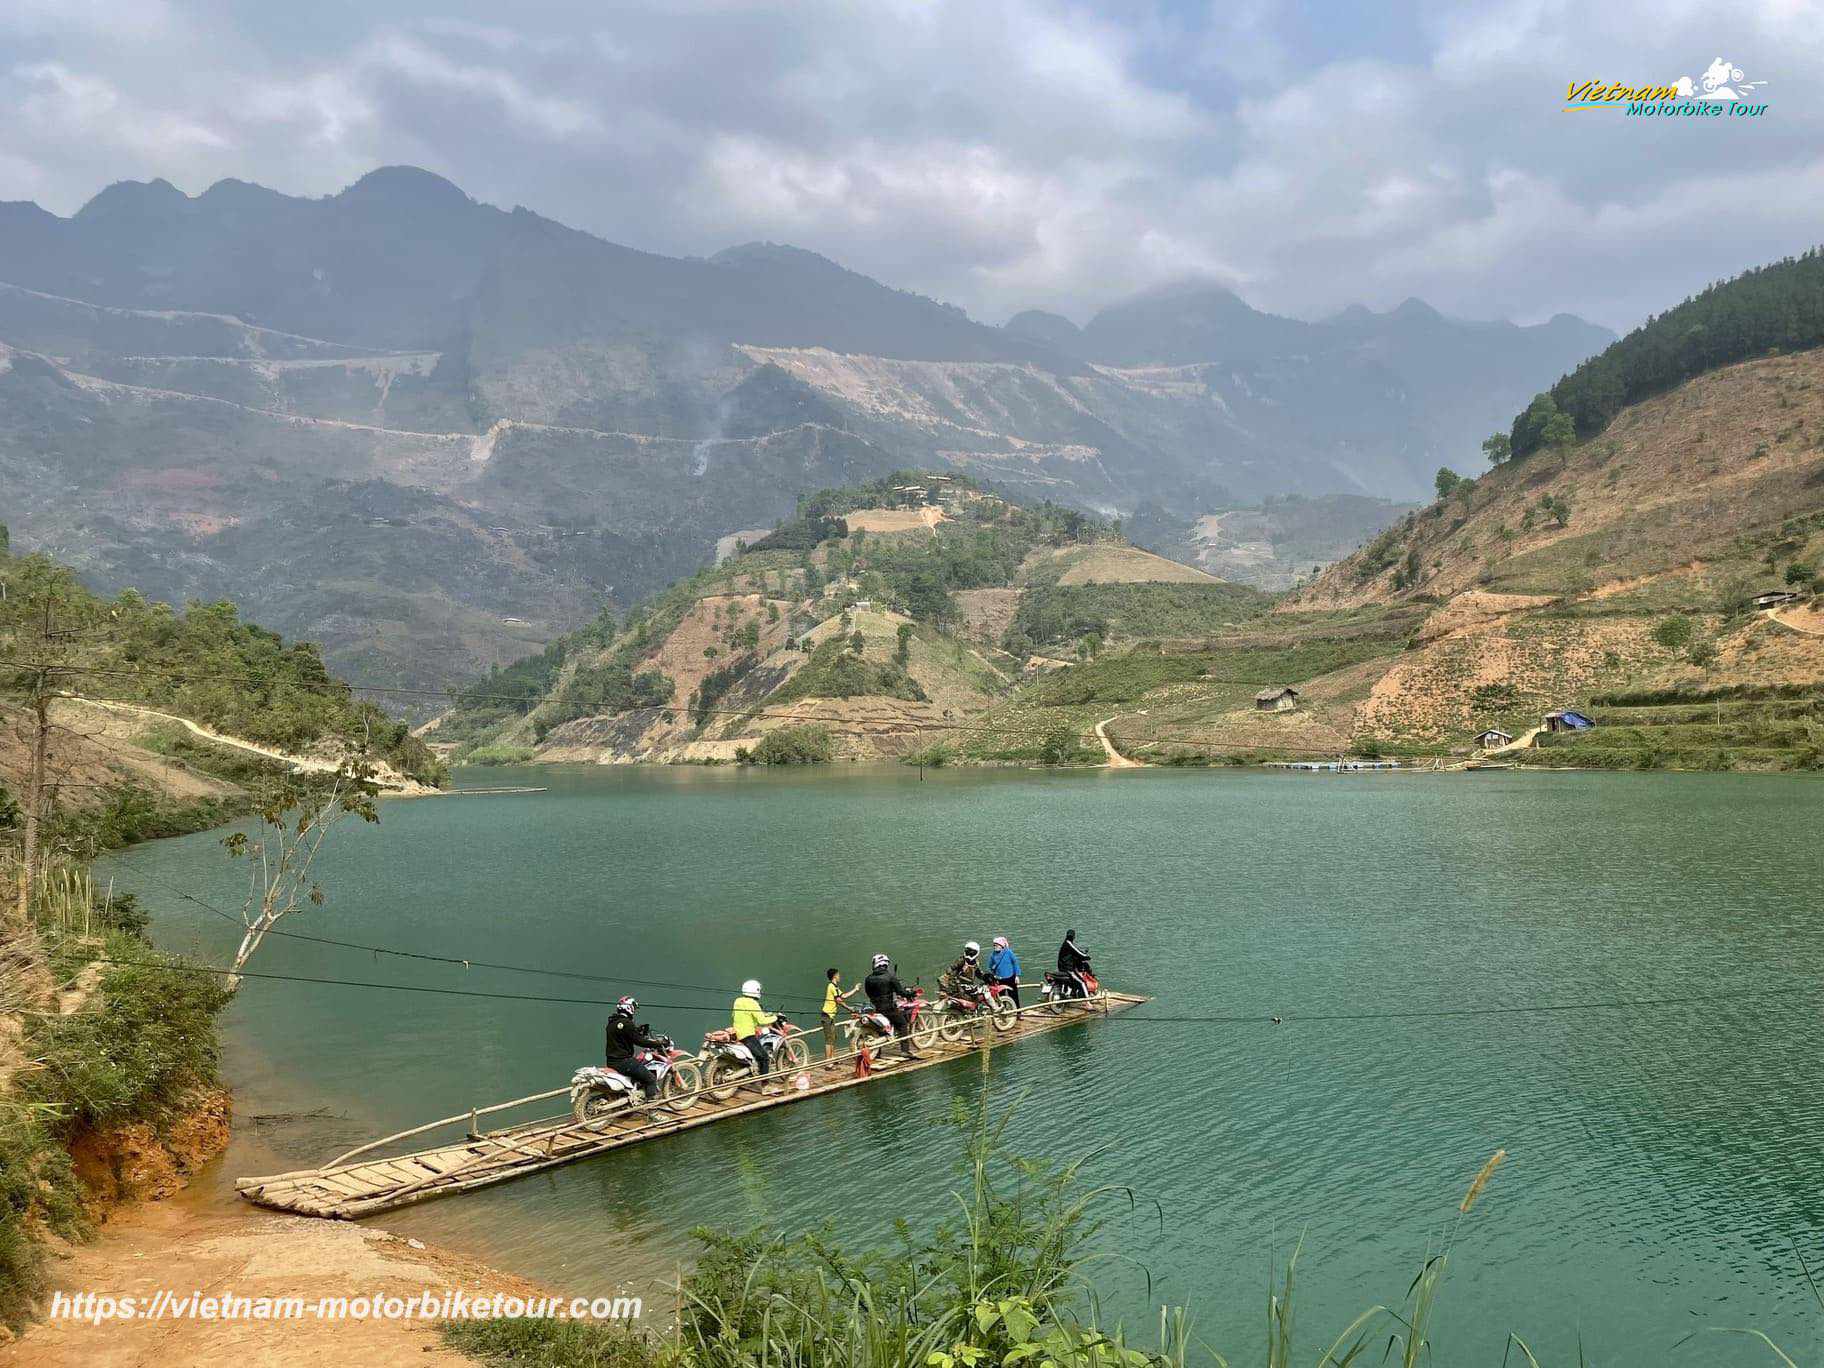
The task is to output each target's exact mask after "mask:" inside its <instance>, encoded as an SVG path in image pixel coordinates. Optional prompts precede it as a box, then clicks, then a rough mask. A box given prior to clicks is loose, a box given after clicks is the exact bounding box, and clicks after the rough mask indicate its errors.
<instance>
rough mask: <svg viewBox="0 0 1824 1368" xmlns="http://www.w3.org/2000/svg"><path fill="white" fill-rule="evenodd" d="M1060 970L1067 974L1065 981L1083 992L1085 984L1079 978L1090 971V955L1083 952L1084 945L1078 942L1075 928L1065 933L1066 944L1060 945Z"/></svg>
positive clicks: (1075, 989)
mask: <svg viewBox="0 0 1824 1368" xmlns="http://www.w3.org/2000/svg"><path fill="white" fill-rule="evenodd" d="M1058 972H1059V973H1060V974H1063V975H1064V976H1065V982H1066V983H1068V984H1069V985H1070V986H1071V988H1072V989H1073V990H1074V991H1076V992H1079V993H1080V992H1083V991H1084V986H1083V984H1082V983H1081V982H1080V981H1079V980H1078V979H1077V977H1076V976H1077V975H1078V974H1086V973H1088V972H1089V956H1088V955H1086V954H1084V953H1083V947H1082V946H1080V945H1078V944H1077V933H1076V930H1075V929H1074V928H1073V929H1071V930H1069V931H1066V932H1065V933H1064V944H1062V945H1060V946H1059V947H1058Z"/></svg>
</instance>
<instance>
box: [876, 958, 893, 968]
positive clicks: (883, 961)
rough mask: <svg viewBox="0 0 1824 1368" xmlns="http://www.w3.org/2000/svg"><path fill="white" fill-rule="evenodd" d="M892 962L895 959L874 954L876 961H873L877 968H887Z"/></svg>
mask: <svg viewBox="0 0 1824 1368" xmlns="http://www.w3.org/2000/svg"><path fill="white" fill-rule="evenodd" d="M892 962H893V961H892V960H890V959H888V958H887V957H886V956H885V955H876V956H874V961H873V963H874V967H875V968H876V969H885V968H886V967H887V966H888V965H889V964H891V963H892Z"/></svg>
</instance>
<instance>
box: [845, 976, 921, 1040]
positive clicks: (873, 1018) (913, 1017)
mask: <svg viewBox="0 0 1824 1368" xmlns="http://www.w3.org/2000/svg"><path fill="white" fill-rule="evenodd" d="M929 1005H930V1004H928V1003H927V1002H926V1000H925V992H924V989H922V988H920V989H918V990H916V991H915V992H914V993H913V994H912V996H911V997H909V998H901V999H900V1000H899V1010H900V1011H902V1012H904V1013H905V1014H906V1038H907V1039H909V1040H910V1041H911V1042H912V1048H913V1049H915V1050H928V1049H930V1048H931V1047H932V1046H934V1045H935V1044H937V1039H938V1036H939V1035H940V1034H941V1032H942V1027H941V1026H939V1024H938V1023H937V1022H936V1021H933V1020H931V1019H930V1017H929V1016H928V1015H927V1014H926V1011H925V1009H926V1007H927V1006H929ZM849 1011H850V1012H851V1013H853V1016H852V1017H851V1019H850V1021H849V1048H850V1049H851V1050H856V1049H860V1048H861V1047H863V1046H867V1047H868V1048H870V1049H873V1048H876V1047H878V1046H882V1045H887V1044H890V1043H892V1040H893V1023H892V1022H890V1021H888V1020H887V1018H886V1016H885V1015H884V1014H883V1013H880V1012H876V1011H873V1010H869V1011H865V1012H862V1011H857V1010H856V1009H855V1008H853V1007H851V1008H850V1009H849Z"/></svg>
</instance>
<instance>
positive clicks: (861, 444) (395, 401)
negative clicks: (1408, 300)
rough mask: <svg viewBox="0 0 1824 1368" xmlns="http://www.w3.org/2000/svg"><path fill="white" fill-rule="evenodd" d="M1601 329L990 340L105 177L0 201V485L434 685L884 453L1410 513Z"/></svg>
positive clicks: (1229, 312)
mask: <svg viewBox="0 0 1824 1368" xmlns="http://www.w3.org/2000/svg"><path fill="white" fill-rule="evenodd" d="M1606 337H1607V335H1606V334H1604V333H1603V332H1602V331H1601V330H1600V329H1594V328H1591V327H1590V325H1587V324H1583V323H1579V322H1578V321H1577V320H1574V319H1557V320H1553V322H1552V323H1550V324H1547V325H1544V326H1543V327H1541V328H1515V327H1513V326H1511V325H1508V324H1471V323H1462V322H1458V321H1455V320H1450V319H1445V318H1442V317H1441V316H1439V315H1437V314H1435V313H1433V312H1431V311H1430V310H1427V309H1424V308H1423V306H1418V305H1408V306H1403V307H1402V308H1401V309H1399V310H1395V311H1394V312H1393V313H1391V314H1385V315H1376V314H1370V313H1368V312H1367V311H1365V310H1352V311H1348V312H1346V313H1345V314H1343V315H1340V316H1339V317H1337V318H1334V319H1330V320H1327V321H1324V322H1321V323H1306V322H1300V321H1297V320H1292V319H1285V318H1278V317H1275V316H1273V315H1270V314H1265V313H1261V312H1258V311H1256V310H1254V309H1252V308H1250V307H1249V306H1248V305H1247V304H1246V303H1244V302H1243V301H1242V300H1240V299H1239V298H1237V297H1236V296H1235V295H1233V294H1231V293H1228V292H1227V291H1223V290H1220V289H1216V288H1214V287H1210V286H1207V285H1198V286H1187V287H1182V288H1178V289H1173V290H1163V291H1154V292H1151V293H1149V294H1147V295H1145V296H1142V297H1140V298H1137V299H1134V300H1131V301H1128V302H1126V303H1123V304H1121V305H1117V306H1115V307H1112V308H1110V309H1107V310H1104V311H1103V313H1101V314H1099V315H1098V316H1097V317H1096V318H1094V319H1092V320H1090V322H1089V323H1088V324H1087V325H1086V326H1085V327H1083V328H1081V329H1078V328H1077V327H1075V325H1073V324H1072V323H1071V322H1070V321H1069V320H1067V319H1064V318H1062V317H1060V316H1058V315H1056V314H1046V313H1042V312H1038V311H1032V312H1028V313H1025V314H1022V315H1020V316H1019V317H1017V318H1016V319H1014V320H1012V321H1011V322H1010V323H1009V324H1008V326H1006V327H1004V328H997V327H989V326H986V325H983V324H981V323H978V322H975V321H973V320H971V319H970V318H969V317H968V316H967V315H966V314H964V313H963V312H962V311H961V310H960V309H956V308H954V307H952V306H950V305H946V304H943V303H941V302H938V301H935V300H931V299H927V298H924V297H922V296H920V295H917V294H913V293H909V292H906V291H902V290H896V289H892V288H890V287H889V286H886V285H883V284H881V283H879V282H877V281H874V280H871V279H869V278H867V277H866V276H862V275H859V274H857V273H855V272H853V271H849V270H846V269H845V268H843V267H842V266H840V265H838V264H837V263H835V262H832V261H830V260H828V259H826V258H824V257H821V256H818V255H816V254H814V253H811V252H806V251H802V250H800V249H797V248H794V247H789V246H781V245H776V244H770V243H749V244H747V245H744V246H739V247H733V248H730V249H729V250H727V251H724V252H720V253H718V254H716V255H715V256H713V257H709V258H686V257H668V256H662V255H658V254H654V253H650V252H642V251H637V250H634V249H632V248H628V247H623V246H618V245H616V244H614V243H611V242H607V241H604V240H602V239H600V238H597V237H594V236H591V235H589V234H587V233H582V232H577V231H575V230H573V229H570V228H566V227H564V226H563V225H561V224H558V223H555V222H553V221H551V220H549V219H545V218H542V217H540V216H539V215H537V214H535V213H532V212H531V211H529V210H527V209H524V208H516V209H513V210H511V211H505V210H501V209H497V208H494V207H492V206H488V205H484V204H480V203H477V202H476V201H474V200H472V199H471V198H469V197H468V196H467V195H466V194H464V193H463V191H462V190H460V189H459V188H458V187H456V186H454V185H452V184H450V183H449V182H448V181H446V180H443V179H442V178H441V177H438V176H435V175H432V174H430V173H429V172H425V171H421V170H417V169H414V168H410V167H388V168H383V169H381V170H377V171H375V172H372V173H371V174H369V175H367V176H364V177H363V178H362V179H361V180H359V181H357V182H356V183H355V184H353V185H351V186H349V187H348V188H347V189H345V190H343V191H342V192H341V193H339V194H336V195H331V196H326V197H323V198H320V199H306V198H299V197H294V196H288V195H284V194H280V193H278V192H275V191H272V190H268V189H265V188H263V187H260V186H256V185H250V184H247V183H245V182H241V181H223V182H221V183H219V184H217V185H215V186H212V187H211V188H210V189H208V190H207V191H205V192H204V193H202V194H200V195H196V196H194V197H192V196H187V195H185V194H184V193H182V192H181V191H179V190H178V189H176V188H175V187H173V186H171V185H170V184H168V183H167V182H164V181H153V182H150V183H139V182H122V183H120V184H117V185H113V186H110V187H108V188H107V189H106V190H104V191H102V192H101V193H100V194H98V195H97V196H96V197H95V198H94V199H93V200H91V201H90V202H89V203H88V204H86V205H84V206H83V207H82V209H81V210H79V211H78V212H77V213H76V214H74V215H72V216H71V217H69V218H60V217H57V216H56V215H52V214H49V213H46V212H45V211H44V210H42V209H40V208H38V207H37V206H36V205H31V204H5V205H0V344H6V345H7V346H9V347H10V348H12V349H13V350H12V351H11V352H10V353H9V356H10V360H9V361H8V367H9V370H8V375H7V376H6V377H0V497H4V499H5V502H6V505H7V511H8V517H9V521H11V522H12V523H13V528H14V531H15V533H16V534H17V535H18V536H19V538H20V539H21V541H22V543H23V544H27V545H30V544H34V542H36V543H39V544H49V543H55V544H56V545H57V546H58V547H59V548H60V549H61V550H62V552H63V553H64V554H65V555H66V556H67V557H69V558H70V559H72V560H73V561H75V562H77V563H79V564H80V565H82V567H83V568H84V571H85V573H86V574H88V575H89V576H90V578H91V579H93V580H95V581H96V582H98V583H101V584H105V585H113V584H121V583H127V582H130V579H131V576H132V575H140V576H149V577H150V580H151V581H152V583H153V587H154V588H155V589H156V591H157V592H159V593H161V594H165V595H169V596H174V597H179V598H181V597H183V596H185V595H187V594H192V593H198V594H211V593H220V592H225V591H226V588H225V587H226V586H232V587H233V588H234V590H235V593H236V595H237V597H242V598H245V599H248V600H249V601H251V602H254V603H255V604H257V605H258V607H259V611H260V612H261V613H262V615H263V616H264V617H266V618H268V619H271V620H272V621H273V622H274V625H275V626H278V627H279V628H281V629H282V630H285V631H288V632H291V633H304V634H318V635H321V636H322V637H323V638H324V639H325V641H326V644H327V645H328V647H329V649H330V652H331V657H332V660H335V661H336V663H337V664H338V666H339V667H341V668H349V661H350V660H351V659H352V658H353V656H354V653H357V652H358V653H359V654H360V659H361V660H363V661H364V662H366V663H367V664H369V665H370V666H373V667H374V668H380V665H381V664H384V668H385V672H386V673H387V674H388V675H389V676H390V677H392V678H395V679H405V678H409V679H411V680H413V681H421V680H424V679H429V678H433V677H444V678H447V677H448V676H449V675H451V674H452V673H462V672H466V671H468V670H470V669H472V668H474V667H476V666H477V665H478V664H485V663H486V662H488V661H491V660H496V659H500V658H503V657H504V656H505V655H508V654H510V653H512V652H514V651H517V650H521V649H524V648H525V646H527V645H528V644H534V643H537V642H541V641H543V640H546V639H549V638H550V637H551V636H552V635H555V634H556V633H557V632H559V631H561V630H563V629H564V628H566V627H569V626H572V625H574V624H575V623H576V622H578V621H580V620H581V619H582V618H583V617H586V616H588V614H589V611H590V609H591V608H592V607H594V606H595V605H596V604H597V603H599V601H600V600H601V598H602V597H603V596H605V595H608V596H611V598H612V600H613V601H615V602H619V603H622V604H625V603H626V602H627V601H628V600H629V599H630V598H631V597H633V596H637V595H639V594H642V593H646V592H649V591H650V590H652V589H653V588H656V587H657V586H659V585H661V584H663V583H665V582H667V581H669V580H670V579H671V578H672V577H674V576H675V575H676V574H678V573H680V572H682V571H684V570H687V569H689V568H690V567H691V566H692V565H694V564H696V563H697V561H698V560H699V559H700V558H701V557H703V556H706V555H707V554H708V552H709V549H710V547H711V546H712V545H713V543H714V541H715V539H716V538H717V537H719V536H721V535H723V534H725V533H728V532H730V531H734V530H739V529H751V528H754V527H759V526H764V525H767V524H768V523H769V522H771V521H773V520H776V519H777V518H779V517H782V516H784V515H785V514H786V513H787V512H789V511H790V509H791V507H792V503H793V500H794V498H795V497H796V495H797V494H799V493H800V492H803V491H805V490H808V489H812V488H816V487H820V486H825V485H830V484H839V483H844V482H847V481H850V480H854V479H864V478H868V477H871V476H874V475H878V474H882V473H884V472H886V471H888V470H891V469H893V468H895V467H900V466H909V465H920V466H935V467H944V466H950V467H956V468H962V469H966V470H970V471H973V472H974V473H976V474H977V475H979V476H982V477H984V478H988V479H992V480H993V481H995V482H996V483H998V484H1000V485H1001V486H1003V487H1004V488H1007V489H1008V490H1010V491H1012V492H1013V493H1015V494H1016V495H1021V494H1023V495H1025V496H1028V497H1032V498H1049V499H1052V500H1055V501H1058V502H1062V503H1066V504H1074V505H1076V506H1078V507H1081V508H1085V509H1090V510H1095V511H1098V512H1101V513H1103V514H1106V515H1114V514H1120V513H1131V512H1132V511H1133V510H1134V509H1135V508H1136V507H1138V506H1139V505H1140V504H1141V503H1143V502H1146V501H1149V500H1150V501H1154V502H1163V503H1166V504H1169V505H1170V506H1171V507H1173V508H1174V509H1181V510H1183V511H1185V512H1187V513H1193V512H1197V511H1200V510H1209V509H1217V508H1223V507H1228V506H1232V505H1233V504H1235V503H1246V502H1251V501H1258V500H1260V499H1264V498H1269V497H1273V496H1276V495H1283V494H1310V495H1322V494H1329V493H1347V494H1355V495H1368V496H1383V497H1385V496H1393V497H1399V496H1411V495H1412V494H1414V493H1416V492H1419V491H1421V490H1422V489H1424V488H1427V487H1428V486H1429V483H1430V477H1431V472H1432V471H1433V470H1434V469H1435V468H1436V467H1437V466H1438V465H1439V464H1445V463H1452V464H1456V465H1458V466H1464V465H1466V464H1468V463H1469V462H1471V461H1473V459H1474V457H1475V448H1476V443H1477V442H1478V441H1479V440H1480V438H1481V436H1482V435H1484V434H1485V433H1487V432H1489V431H1492V430H1493V429H1494V428H1496V427H1497V426H1501V425H1503V424H1505V422H1506V420H1507V419H1508V418H1509V417H1510V416H1511V414H1512V413H1513V411H1514V410H1515V409H1516V408H1518V407H1520V406H1521V405H1523V404H1524V403H1525V401H1526V400H1527V399H1528V398H1529V397H1530V396H1531V395H1532V394H1533V393H1535V392H1536V391H1537V390H1539V389H1541V388H1543V387H1545V386H1546V385H1549V384H1550V383H1551V382H1552V381H1553V380H1555V379H1556V378H1557V377H1558V376H1559V375H1560V374H1562V373H1563V372H1564V371H1566V370H1567V369H1569V368H1570V367H1571V366H1573V365H1575V364H1576V362H1577V361H1579V360H1581V359H1582V357H1583V356H1584V355H1586V354H1587V353H1588V352H1589V351H1591V350H1593V349H1595V348H1596V347H1597V346H1598V345H1600V343H1601V342H1602V341H1604V340H1606ZM385 490H391V491H393V493H392V494H388V495H387V496H386V497H385V498H381V493H382V492H383V491H385ZM354 491H364V492H361V493H359V494H358V495H357V494H356V493H355V492H354ZM395 495H396V496H397V497H396V498H395V497H394V496H395ZM376 500H378V501H379V502H380V503H386V504H387V505H388V507H389V508H391V509H392V511H389V512H385V513H378V512H364V511H363V510H364V509H366V508H368V506H369V505H370V504H373V503H374V502H375V501H376ZM389 500H391V502H389ZM395 503H396V504H397V507H393V505H394V504H395ZM338 519H341V520H344V521H346V522H347V524H348V525H347V526H346V527H344V526H342V524H341V523H339V522H337V520H338ZM305 528H309V529H315V533H313V534H311V535H306V534H305V533H304V532H303V531H302V530H301V529H305ZM332 528H333V535H332ZM553 529H557V530H555V531H554V530H553ZM554 538H555V539H556V540H553V539H554ZM541 539H543V540H541ZM354 543H359V545H358V546H357V545H355V544H354ZM269 552H270V554H268V553H269ZM129 572H131V573H129ZM328 585H343V586H344V590H343V591H337V592H330V591H329V590H327V589H325V587H324V586H328ZM300 586H309V587H310V589H309V592H308V593H306V592H304V591H303V589H301V588H300ZM610 586H612V589H611V588H610ZM382 599H386V600H387V602H388V605H389V606H387V607H386V608H385V610H384V612H382V611H380V610H379V609H372V610H371V611H370V608H369V607H367V606H364V605H369V604H378V603H379V602H380V601H381V600H382ZM338 653H339V654H338Z"/></svg>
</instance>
